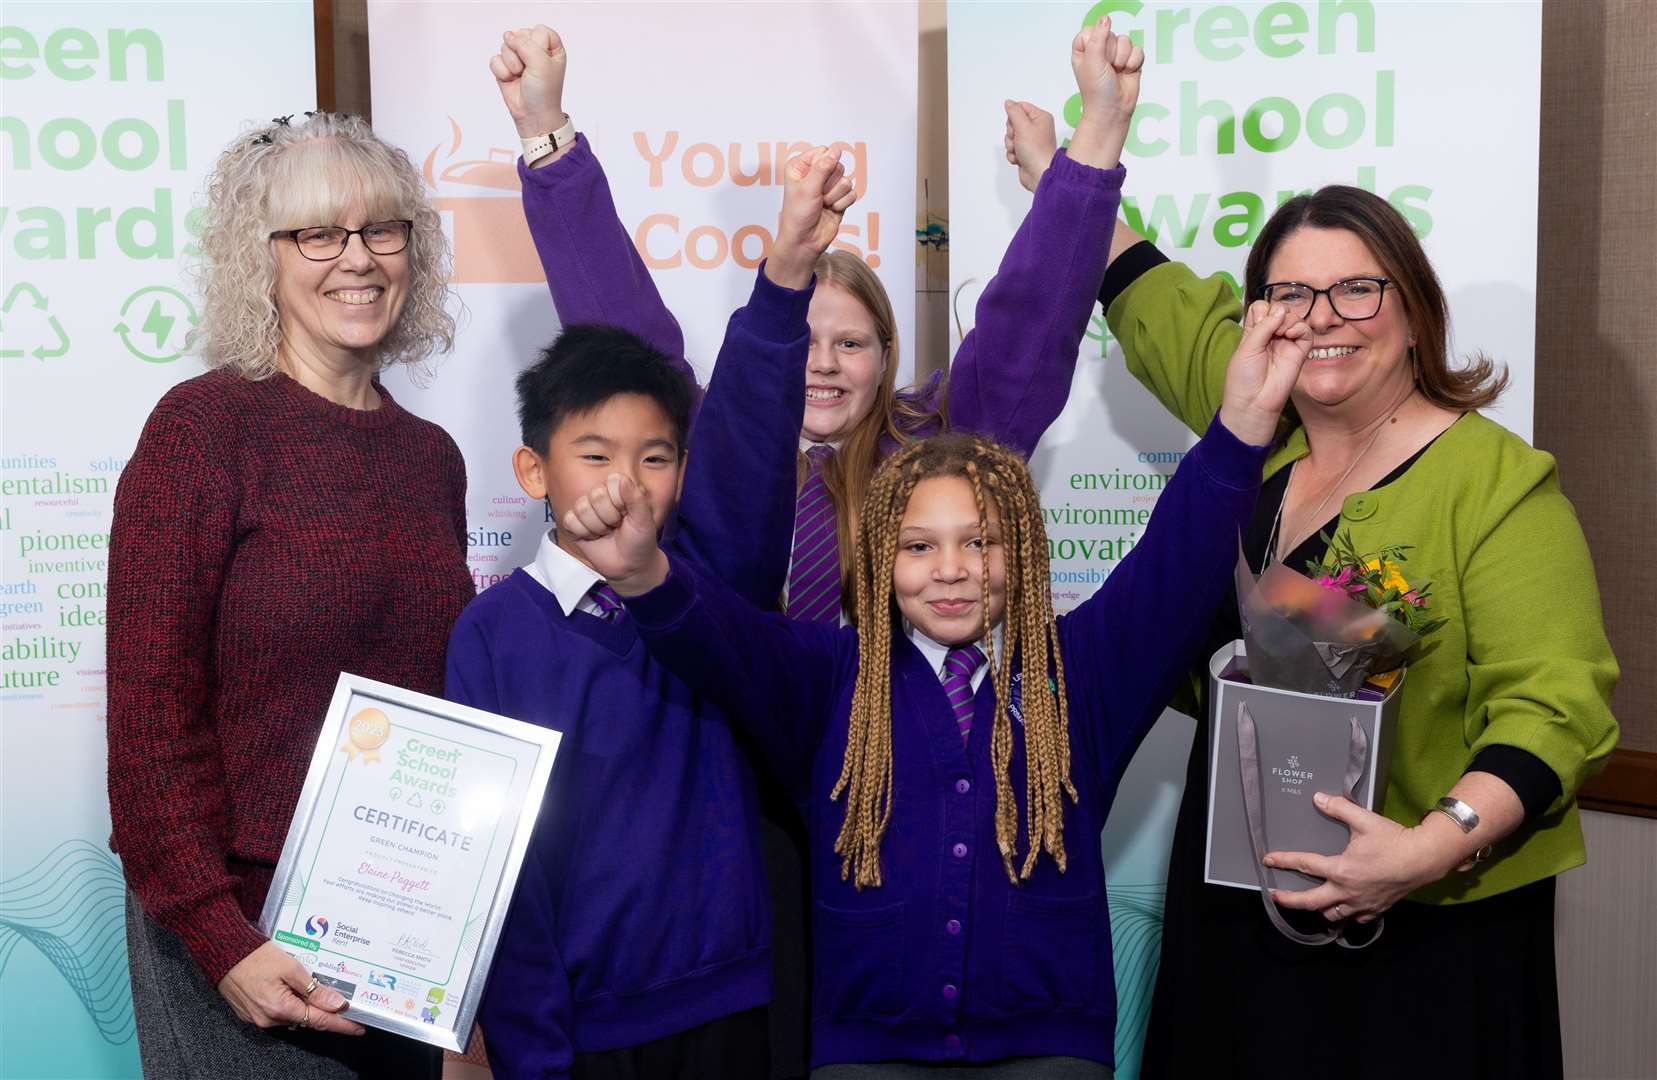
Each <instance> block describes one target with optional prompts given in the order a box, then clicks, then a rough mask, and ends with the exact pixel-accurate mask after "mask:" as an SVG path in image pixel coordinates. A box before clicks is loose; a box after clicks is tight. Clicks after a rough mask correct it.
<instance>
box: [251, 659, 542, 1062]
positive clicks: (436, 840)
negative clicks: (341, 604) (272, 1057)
mask: <svg viewBox="0 0 1657 1080" xmlns="http://www.w3.org/2000/svg"><path fill="white" fill-rule="evenodd" d="M561 738H562V736H561V735H560V734H559V733H558V732H556V731H552V730H549V729H547V728H542V727H537V726H536V725H534V724H527V723H524V722H522V721H519V720H512V719H509V718H507V717H504V716H496V715H494V714H493V713H488V712H484V711H482V710H480V709H474V708H470V707H468V706H465V705H458V704H456V703H454V702H450V701H445V700H443V699H442V698H437V697H432V696H430V695H427V694H421V693H418V692H416V691H413V690H406V689H403V688H401V687H397V686H391V685H388V684H386V683H382V682H376V681H375V680H373V679H367V678H363V677H362V676H359V675H352V674H349V673H345V674H341V675H340V677H339V682H338V683H337V684H336V685H335V687H334V695H333V698H332V700H331V701H330V703H329V706H328V713H327V716H326V718H325V719H324V721H323V725H322V732H321V735H320V736H319V737H318V739H317V744H316V749H315V751H314V752H313V753H312V755H311V764H310V769H309V771H308V772H307V774H306V776H305V784H304V787H303V788H302V790H301V791H300V795H299V803H298V805H297V806H296V807H295V809H294V814H293V820H292V823H291V824H290V825H289V827H288V835H287V839H286V841H285V842H284V843H283V845H282V855H281V858H280V859H279V860H278V862H277V865H276V876H275V878H274V879H273V880H272V882H271V887H270V892H269V893H268V894H267V895H266V897H265V905H264V909H263V911H262V912H261V915H260V919H259V929H260V931H261V932H262V933H263V934H264V935H265V936H266V937H268V938H271V939H272V940H273V942H274V943H275V944H276V945H277V947H278V948H280V949H282V950H283V951H284V952H286V953H288V955H290V956H293V957H294V958H295V959H298V960H299V961H300V962H301V963H303V964H305V965H306V969H307V970H308V971H310V972H311V973H312V975H313V977H315V978H316V979H318V980H319V981H320V982H324V983H326V984H327V985H330V986H332V987H334V988H335V989H336V990H339V991H340V992H341V993H344V994H345V996H346V997H347V999H348V1000H349V1002H350V1004H349V1005H347V1007H346V1010H345V1012H344V1014H343V1015H344V1016H346V1017H347V1018H348V1019H350V1020H353V1021H355V1022H357V1023H360V1024H364V1025H366V1026H369V1027H375V1028H379V1029H381V1030H384V1031H390V1032H394V1033H396V1034H398V1035H404V1036H407V1037H408V1038H411V1039H417V1040H419V1041H421V1042H425V1043H429V1044H432V1045H434V1046H439V1047H442V1048H444V1049H446V1050H453V1051H456V1052H463V1051H464V1050H465V1047H466V1042H467V1040H468V1038H469V1037H470V1035H471V1032H472V1028H473V1024H474V1022H475V1021H476V1019H477V1011H478V1006H479V1004H480V1002H481V1000H482V996H483V989H484V986H485V984H486V982H487V979H488V974H489V969H490V966H491V964H492V963H493V961H494V957H495V949H496V947H497V946H498V945H499V943H500V936H501V929H502V926H503V925H504V923H505V920H506V913H507V908H508V905H509V904H510V902H511V899H512V893H513V890H514V889H515V888H516V886H517V883H518V874H519V872H520V870H521V869H522V867H523V861H524V855H525V853H526V851H527V850H528V847H529V841H530V834H531V832H532V831H533V830H534V827H535V821H536V817H537V816H538V815H539V813H540V810H541V802H542V800H543V799H544V798H545V795H546V787H547V782H548V781H549V780H550V779H551V776H552V766H553V760H554V758H555V757H556V756H557V753H558V747H559V743H560V740H561ZM376 766H378V767H379V768H378V769H376ZM463 766H464V768H463ZM428 796H431V797H430V798H428ZM342 802H343V803H344V804H345V805H343V806H342V805H341V804H342ZM370 802H372V803H374V804H375V805H369V804H370ZM382 803H383V804H384V805H379V804H382ZM416 815H418V816H416ZM480 822H483V823H486V824H487V828H486V829H483V828H479V827H478V826H479V823H480ZM352 863H355V864H356V865H355V866H353V865H351V864H352ZM405 870H406V871H407V872H406V873H405ZM474 878H475V880H474ZM434 882H435V883H436V888H435V889H433V884H434ZM450 897H452V898H455V899H454V900H453V902H447V901H445V900H444V898H450ZM462 907H464V909H465V910H461V908H462ZM451 908H452V909H453V910H449V909H451ZM457 920H458V923H457ZM411 928H418V931H419V932H416V930H415V929H411ZM434 941H436V942H438V944H436V945H434V944H432V943H433V942H434ZM445 959H446V960H447V964H448V967H447V968H444V967H443V966H442V965H443V963H444V962H445Z"/></svg>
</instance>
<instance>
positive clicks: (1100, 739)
mask: <svg viewBox="0 0 1657 1080" xmlns="http://www.w3.org/2000/svg"><path fill="white" fill-rule="evenodd" d="M1305 333H1306V329H1305V326H1304V324H1300V323H1295V322H1293V321H1292V320H1290V319H1289V318H1288V316H1287V314H1286V312H1284V311H1283V310H1281V309H1279V310H1276V311H1273V312H1272V313H1270V314H1269V315H1267V316H1266V317H1265V318H1262V319H1260V320H1259V321H1257V322H1256V323H1254V324H1253V325H1251V326H1250V328H1249V331H1248V333H1247V335H1246V336H1245V338H1244V340H1243V342H1242V344H1241V345H1240V346H1239V348H1238V350H1237V353H1236V354H1235V356H1234V357H1233V360H1232V364H1231V371H1230V373H1229V374H1228V376H1227V382H1226V393H1225V403H1224V405H1222V407H1221V408H1220V410H1219V414H1218V416H1217V417H1216V419H1215V420H1214V421H1213V422H1212V423H1211V424H1210V425H1209V428H1208V432H1207V434H1206V435H1204V437H1203V438H1202V440H1201V441H1200V442H1198V444H1197V445H1196V447H1195V448H1194V449H1193V450H1192V451H1191V452H1190V453H1189V454H1188V455H1187V456H1186V457H1185V459H1184V461H1183V462H1182V463H1181V465H1180V467H1179V470H1178V471H1177V472H1176V473H1175V475H1174V476H1173V477H1172V478H1171V480H1170V481H1169V483H1168V486H1167V487H1166V488H1165V489H1164V491H1163V493H1162V495H1161V497H1160V499H1159V501H1158V504H1157V508H1156V511H1155V512H1154V513H1153V514H1152V517H1151V521H1150V522H1149V523H1148V525H1147V527H1146V530H1145V533H1144V538H1143V539H1142V540H1141V541H1140V543H1139V544H1138V546H1137V547H1135V548H1134V550H1133V551H1132V552H1131V553H1130V554H1129V556H1128V557H1127V558H1126V559H1124V560H1123V561H1122V563H1121V564H1120V565H1119V566H1118V568H1117V569H1116V571H1115V572H1114V573H1113V574H1111V576H1110V577H1109V578H1108V579H1107V580H1106V582H1105V583H1104V584H1103V585H1102V586H1100V588H1099V590H1098V591H1097V592H1096V593H1095V594H1094V595H1093V596H1092V597H1090V598H1089V599H1088V600H1087V601H1085V602H1084V603H1083V604H1082V605H1081V606H1080V607H1078V608H1077V609H1076V610H1075V611H1073V612H1070V613H1069V614H1066V615H1064V616H1059V617H1055V616H1054V614H1053V609H1052V602H1051V598H1050V597H1051V594H1050V592H1049V588H1048V576H1047V568H1048V558H1047V539H1046V533H1045V530H1044V528H1043V526H1042V519H1041V508H1040V505H1039V503H1038V498H1037V494H1036V489H1035V485H1034V483H1033V482H1032V481H1031V478H1030V474H1029V471H1028V469H1027V468H1026V467H1025V464H1024V462H1023V460H1022V459H1021V458H1020V457H1019V455H1018V454H1016V453H1015V452H1013V451H1011V450H1009V449H1007V448H1006V447H1004V446H1000V445H998V444H996V443H994V442H992V441H991V440H989V439H987V438H983V437H978V436H971V435H964V434H950V435H940V436H936V437H934V438H932V439H928V440H925V441H923V442H920V443H917V444H914V445H912V446H909V447H907V448H905V449H903V450H901V451H899V452H898V453H896V454H894V455H893V456H892V457H890V458H889V459H888V460H887V461H886V462H885V464H884V465H882V467H881V469H880V470H879V472H877V473H876V475H875V477H874V479H873V480H872V481H871V483H870V487H869V493H868V496H867V498H866V499H865V501H864V504H863V513H862V516H861V522H860V527H859V530H858V533H857V537H856V548H855V558H854V573H853V575H852V577H853V596H854V625H853V626H848V627H834V626H825V625H821V624H813V623H806V622H802V621H797V620H790V619H787V618H786V617H784V616H782V615H779V614H773V613H765V612H762V611H760V610H759V609H757V608H756V607H754V606H753V605H752V604H751V603H750V602H748V601H746V600H744V599H743V598H742V596H741V595H740V594H739V593H737V592H736V591H735V590H733V589H732V588H731V587H730V586H728V585H726V584H725V583H724V582H723V581H721V580H720V579H719V578H718V577H716V576H714V575H712V574H709V573H707V572H705V571H702V570H699V569H698V568H697V567H696V566H695V564H694V563H693V562H690V561H686V560H681V559H679V558H678V557H676V556H675V557H671V558H670V557H669V556H668V555H666V554H664V553H663V551H662V550H661V548H660V547H659V546H658V543H657V538H656V529H657V515H656V513H655V510H654V508H653V507H652V505H651V503H650V500H649V497H648V495H647V494H646V493H645V492H644V491H643V490H642V489H640V488H638V487H637V486H635V485H634V484H633V483H632V482H631V481H630V480H628V479H627V478H626V477H623V476H621V475H619V474H618V475H613V476H611V477H610V478H609V480H608V482H607V483H606V485H605V486H603V487H599V488H595V489H593V490H592V491H591V492H590V493H588V494H587V495H586V496H584V497H583V498H581V499H578V500H576V502H575V505H574V507H573V508H572V509H570V510H569V511H567V512H566V513H565V514H564V515H563V517H561V518H560V519H559V529H560V531H561V532H566V533H567V535H569V536H570V537H571V538H572V539H573V540H574V541H575V543H576V544H577V545H578V546H579V547H580V548H581V550H582V552H583V553H584V555H585V556H586V557H587V558H588V559H590V560H591V562H592V564H593V566H594V567H595V568H597V569H599V570H600V572H602V573H603V574H604V575H605V577H606V579H607V580H608V581H609V582H610V585H611V586H612V587H613V588H614V589H615V590H616V592H617V593H618V594H619V595H620V596H621V597H622V598H623V599H624V600H625V602H626V604H627V607H628V613H629V616H630V617H631V618H632V619H633V620H634V621H635V625H636V626H637V628H638V631H639V635H640V637H641V638H642V639H643V640H644V641H645V643H646V645H647V646H648V647H649V648H650V649H651V650H652V651H653V652H654V653H655V655H656V656H657V657H658V658H659V659H661V660H662V662H663V664H664V665H665V666H666V667H668V668H669V669H670V670H672V671H674V672H675V673H677V674H678V675H679V676H680V677H682V678H684V679H685V680H686V681H687V682H688V683H690V684H691V685H692V686H693V687H694V688H696V689H697V690H698V691H699V692H700V693H703V694H705V695H707V696H709V697H710V698H712V699H713V700H716V701H718V702H720V703H721V705H722V706H723V707H724V708H725V710H726V715H728V716H730V717H731V718H732V719H733V720H734V721H735V722H736V723H737V724H739V725H740V726H742V727H743V728H744V729H745V730H746V733H747V734H748V735H749V736H750V737H751V739H752V740H753V742H754V743H755V744H756V746H757V747H758V750H759V752H760V753H761V754H763V755H764V756H765V758H766V759H767V761H768V763H769V764H770V766H771V767H772V769H773V770H774V771H775V772H776V774H777V775H778V776H779V777H781V778H782V780H783V783H784V784H785V785H787V786H788V788H789V791H790V794H791V795H792V797H793V798H794V799H795V800H796V801H797V803H798V804H799V806H800V808H801V811H802V813H803V814H804V816H805V818H806V820H807V823H808V828H809V831H810V838H811V843H810V857H811V860H812V865H811V880H812V900H813V905H812V908H813V911H812V918H813V931H814V934H813V938H814V964H815V970H814V980H815V981H814V986H813V1001H814V1009H813V1017H812V1050H811V1058H812V1064H813V1066H814V1070H813V1074H812V1075H813V1077H814V1078H819V1080H834V1078H841V1080H844V1078H847V1077H861V1076H881V1077H887V1076H890V1077H903V1076H910V1075H915V1074H918V1073H925V1072H926V1070H928V1069H931V1068H934V1067H936V1066H937V1065H939V1064H949V1065H951V1066H952V1067H953V1066H959V1067H962V1068H966V1069H967V1070H968V1071H971V1072H973V1074H974V1075H975V1076H976V1075H985V1076H1015V1075H1016V1076H1019V1077H1026V1076H1052V1077H1088V1078H1097V1077H1107V1076H1109V1075H1110V1067H1111V1064H1112V1059H1113V1049H1114V1021H1115V995H1114V988H1113V982H1112V974H1111V961H1110V929H1109V920H1108V908H1107V905H1106V899H1105V881H1104V868H1103V864H1102V859H1101V856H1100V850H1099V845H1098V843H1097V838H1098V835H1099V830H1100V829H1101V827H1102V826H1103V825H1104V821H1105V815H1106V814H1107V813H1108V811H1109V809H1110V804H1111V800H1112V797H1113V796H1114V794H1115V791H1116V787H1117V784H1118V783H1119V781H1120V778H1121V774H1122V772H1123V770H1124V769H1125V768H1126V767H1127V764H1128V762H1129V760H1130V759H1131V758H1132V755H1133V752H1134V749H1135V748H1136V747H1137V745H1138V743H1139V741H1140V739H1141V738H1143V736H1144V734H1145V732H1146V731H1147V730H1149V728H1150V726H1151V724H1152V722H1153V721H1154V720H1155V718H1156V716H1157V714H1158V713H1159V712H1160V711H1161V708H1162V703H1163V702H1164V701H1165V700H1166V697H1167V695H1168V694H1169V693H1171V692H1172V690H1173V689H1174V686H1175V684H1176V683H1177V682H1178V681H1179V680H1180V679H1181V678H1182V676H1183V673H1184V671H1185V670H1186V669H1187V668H1188V667H1189V665H1190V664H1191V662H1192V661H1193V660H1194V659H1195V658H1196V654H1197V652H1198V651H1199V650H1200V649H1201V648H1202V646H1203V645H1204V643H1205V639H1206V634H1207V622H1208V619H1209V616H1210V614H1211V612H1212V611H1213V609H1214V608H1215V606H1216V605H1217V604H1218V603H1219V602H1220V601H1221V600H1222V598H1224V597H1225V596H1227V595H1228V590H1229V587H1230V583H1231V570H1232V566H1233V563H1234V561H1235V558H1236V550H1237V532H1238V528H1239V527H1240V526H1241V524H1243V523H1244V522H1246V521H1247V520H1248V518H1249V516H1250V514H1251V512H1252V510H1253V506H1254V500H1255V495H1256V493H1257V490H1258V487H1259V470H1260V463H1261V462H1262V461H1263V460H1264V457H1265V453H1266V446H1267V444H1268V443H1269V441H1270V439H1271V436H1272V432H1273V430H1274V428H1275V425H1276V422H1277V419H1278V416H1279V413H1280V412H1281V411H1282V407H1283V404H1284V402H1285V401H1286V400H1287V397H1288V393H1289V389H1290V387H1291V386H1292V385H1293V383H1294V380H1295V377H1296V375H1297V374H1298V372H1299V369H1300V365H1301V362H1302V361H1303V360H1304V357H1305V347H1304V346H1303V345H1302V344H1301V338H1302V337H1303V336H1304V334H1305ZM787 420H788V418H786V417H778V418H770V419H760V418H756V422H760V423H765V422H769V423H772V424H783V423H786V422H787ZM785 525H786V522H779V523H776V524H770V525H768V524H767V523H766V522H765V521H764V519H763V518H761V519H760V528H761V529H762V530H765V531H766V533H767V535H765V536H762V537H761V538H760V539H761V540H763V541H764V542H767V543H776V544H781V543H786V542H787V539H788V537H787V533H786V529H785V528H784V527H783V526H785ZM1067 835H1068V836H1069V837H1070V838H1072V839H1073V840H1076V842H1075V843H1074V844H1073V845H1070V846H1068V847H1067V845H1066V842H1065V838H1066V836H1067ZM1076 838H1080V839H1076ZM1038 1059H1039V1060H1038Z"/></svg>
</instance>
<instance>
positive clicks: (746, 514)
mask: <svg viewBox="0 0 1657 1080" xmlns="http://www.w3.org/2000/svg"><path fill="white" fill-rule="evenodd" d="M813 288H814V285H808V286H807V287H806V288H804V289H798V290H795V289H785V288H783V287H782V286H780V285H777V284H774V283H773V282H772V281H771V280H770V279H769V278H767V277H766V276H765V268H764V267H763V266H761V267H760V270H759V273H758V274H757V275H756V280H755V282H754V291H753V294H752V295H751V296H750V297H749V300H748V303H747V306H745V307H743V308H740V309H738V310H737V312H736V313H735V314H733V315H732V316H731V321H730V324H729V325H728V326H727V327H726V330H725V341H724V344H722V345H721V346H720V349H719V363H718V364H716V365H715V366H714V371H713V378H712V379H710V380H709V382H708V392H707V395H706V396H705V397H704V398H703V400H702V409H701V412H700V413H699V414H698V415H697V419H696V427H695V428H694V429H693V430H692V432H691V440H690V460H689V463H688V464H687V465H686V469H685V488H684V495H683V497H682V498H681V499H680V501H679V511H678V518H677V527H676V531H675V532H674V534H673V539H672V546H673V547H674V548H675V549H676V550H677V551H678V552H679V553H680V554H682V555H684V556H685V557H686V558H687V559H689V560H690V561H691V562H693V563H695V564H696V565H697V566H699V567H701V568H703V569H705V570H707V571H708V572H709V573H711V574H712V575H713V576H715V577H717V578H719V579H720V580H721V581H725V582H728V583H730V585H731V586H732V587H733V588H734V589H736V590H737V591H738V592H739V593H740V594H741V595H742V597H743V598H744V599H746V600H747V601H748V602H749V603H751V604H754V605H755V606H757V607H760V608H765V609H770V608H774V607H775V606H776V602H777V597H778V596H780V595H781V594H782V588H783V582H784V581H785V580H786V579H787V577H788V559H789V554H790V549H791V546H792V540H793V536H794V500H795V490H794V460H795V454H796V452H797V448H798V446H799V432H800V423H801V421H802V420H803V419H804V416H805V364H806V352H807V350H808V348H809V347H810V331H809V330H808V329H807V327H806V309H807V308H808V307H810V305H811V293H812V289H813Z"/></svg>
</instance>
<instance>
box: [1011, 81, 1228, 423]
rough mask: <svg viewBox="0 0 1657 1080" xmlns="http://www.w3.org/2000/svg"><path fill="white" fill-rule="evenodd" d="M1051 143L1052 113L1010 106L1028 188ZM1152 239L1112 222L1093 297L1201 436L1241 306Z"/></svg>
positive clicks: (1147, 381) (1131, 367)
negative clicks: (1103, 266) (1170, 257)
mask: <svg viewBox="0 0 1657 1080" xmlns="http://www.w3.org/2000/svg"><path fill="white" fill-rule="evenodd" d="M1079 133H1080V131H1079V129H1078V134H1079ZM1072 145H1074V143H1072ZM1057 148H1058V136H1057V133H1056V132H1055V131H1054V128H1053V117H1052V116H1051V114H1049V113H1046V112H1044V111H1042V110H1040V109H1037V108H1036V107H1035V106H1033V105H1031V104H1029V103H1028V102H1016V103H1011V104H1010V106H1009V109H1008V115H1007V136H1006V150H1007V160H1008V161H1009V162H1010V163H1012V164H1013V165H1014V166H1015V167H1017V169H1018V180H1019V183H1021V184H1023V185H1024V187H1025V188H1026V189H1027V190H1029V191H1038V192H1039V190H1040V188H1041V185H1042V183H1043V182H1044V181H1045V178H1046V176H1047V174H1048V172H1049V169H1050V166H1051V165H1052V163H1053V161H1054V160H1055V157H1056V152H1057ZM1032 212H1033V211H1032ZM1154 239H1155V238H1154V236H1153V237H1151V238H1150V239H1147V238H1145V237H1142V236H1140V235H1139V234H1138V233H1137V232H1135V231H1134V230H1133V229H1132V228H1130V227H1129V226H1127V225H1126V224H1124V223H1123V222H1121V221H1120V220H1118V221H1117V222H1115V224H1114V226H1113V228H1112V230H1111V232H1110V239H1109V241H1108V244H1107V245H1106V246H1105V248H1104V249H1102V251H1101V252H1100V253H1101V254H1102V255H1104V257H1105V261H1106V269H1105V272H1104V274H1103V278H1102V281H1101V283H1100V285H1099V287H1098V299H1099V303H1100V304H1101V305H1103V307H1104V309H1105V317H1106V321H1107V323H1108V324H1109V326H1110V330H1111V333H1112V334H1114V335H1115V337H1116V339H1117V341H1118V343H1119V344H1120V345H1121V346H1122V354H1123V356H1124V358H1125V359H1126V361H1127V365H1128V371H1129V372H1130V373H1132V375H1133V376H1134V378H1136V379H1138V380H1139V381H1140V382H1141V383H1142V384H1144V386H1145V388H1146V389H1148V390H1149V391H1150V392H1151V393H1152V394H1154V395H1155V396H1156V398H1157V400H1158V401H1160V402H1161V403H1162V405H1163V407H1164V408H1166V409H1167V410H1168V411H1169V412H1170V413H1172V414H1173V415H1174V416H1176V417H1178V418H1179V419H1180V421H1181V422H1183V423H1184V424H1185V425H1186V426H1187V427H1189V428H1191V430H1193V431H1195V432H1196V433H1197V434H1199V435H1200V434H1202V433H1203V431H1204V430H1205V429H1206V428H1207V426H1208V423H1209V421H1210V420H1212V419H1213V417H1214V413H1215V411H1216V410H1217V409H1219V407H1220V399H1221V396H1222V394H1223V388H1224V386H1225V372H1226V363H1227V361H1228V360H1229V359H1230V357H1231V354H1232V352H1233V351H1234V350H1235V349H1236V348H1237V345H1238V343H1239V342H1240V341H1241V340H1242V336H1243V334H1242V327H1241V325H1240V320H1241V318H1242V313H1243V305H1242V302H1241V301H1240V300H1239V299H1238V296H1237V292H1236V290H1235V289H1233V288H1232V286H1231V283H1230V282H1229V281H1227V280H1226V279H1225V278H1224V277H1221V276H1220V275H1218V274H1215V275H1213V276H1211V277H1207V278H1198V277H1197V276H1196V274H1194V273H1193V272H1192V271H1191V269H1190V268H1189V267H1187V266H1185V265H1184V264H1183V263H1170V262H1169V261H1168V258H1167V256H1165V255H1163V254H1162V253H1161V252H1160V251H1158V250H1157V249H1156V247H1155V246H1154V243H1153V242H1152V241H1154Z"/></svg>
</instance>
